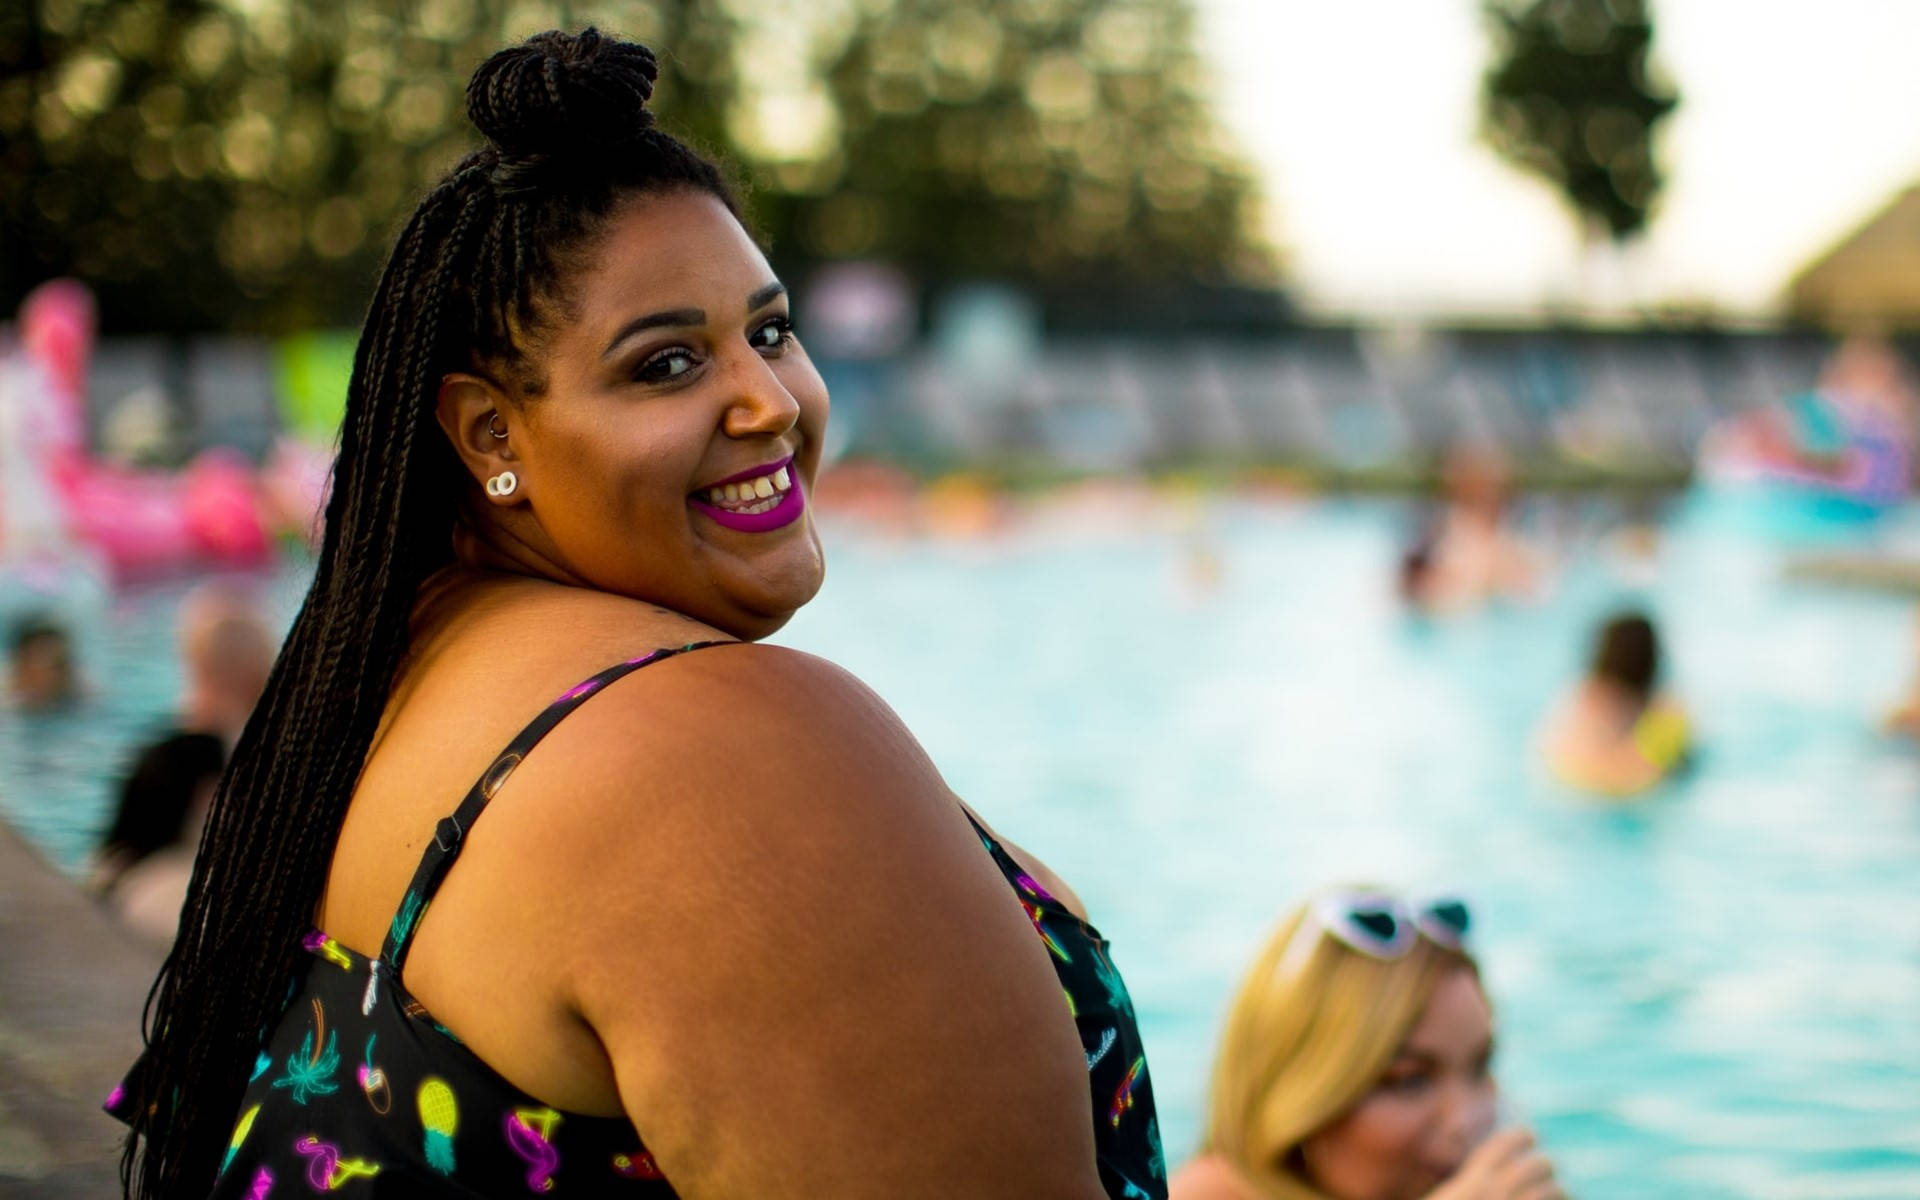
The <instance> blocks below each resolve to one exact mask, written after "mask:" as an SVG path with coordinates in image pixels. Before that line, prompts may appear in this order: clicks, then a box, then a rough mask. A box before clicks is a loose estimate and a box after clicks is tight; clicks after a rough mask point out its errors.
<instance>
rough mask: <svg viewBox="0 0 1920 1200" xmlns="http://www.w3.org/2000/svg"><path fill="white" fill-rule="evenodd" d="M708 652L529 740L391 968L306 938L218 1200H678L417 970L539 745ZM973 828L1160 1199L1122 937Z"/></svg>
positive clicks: (421, 897) (408, 911) (401, 942)
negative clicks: (562, 1105) (1028, 923)
mask: <svg viewBox="0 0 1920 1200" xmlns="http://www.w3.org/2000/svg"><path fill="white" fill-rule="evenodd" d="M709 644H713V643H697V644H696V645H693V646H685V647H682V648H681V650H658V651H655V652H654V653H652V654H649V655H646V656H643V657H641V658H636V659H632V660H629V661H627V662H623V663H620V664H619V665H617V666H614V667H610V668H608V669H607V670H605V671H602V672H600V673H599V674H598V675H595V676H594V677H593V678H591V679H589V680H587V681H586V682H585V683H582V684H580V685H579V686H578V687H576V688H573V689H572V690H570V691H568V692H567V693H566V694H565V695H563V696H561V697H560V698H559V699H558V700H556V701H555V702H554V703H553V704H552V705H550V706H549V707H548V708H547V709H546V710H545V711H544V712H542V713H541V714H540V715H539V716H538V717H536V718H535V719H534V720H533V722H532V723H531V724H530V725H528V726H527V728H526V729H524V730H523V731H521V733H520V735H519V736H518V737H516V738H514V739H513V741H512V743H511V744H509V745H508V746H507V748H506V750H504V751H503V752H502V753H501V754H500V756H499V757H498V758H496V759H495V760H494V762H493V765H492V766H490V767H488V768H487V770H486V772H485V773H484V774H483V775H481V777H480V780H479V782H477V783H476V784H474V786H473V789H472V790H471V791H469V792H468V793H467V796H466V798H465V799H464V800H463V801H462V802H461V804H460V806H459V808H458V809H457V810H455V812H454V814H453V815H452V816H451V817H447V818H445V819H443V820H442V821H441V822H440V823H439V825H438V826H437V827H436V829H435V833H434V838H433V841H432V842H431V843H430V844H429V845H428V847H427V850H426V853H425V854H424V855H423V856H422V857H421V860H420V866H419V869H418V870H416V871H415V872H414V875H413V881H412V883H411V884H410V885H409V886H408V888H407V892H406V896H405V898H404V899H403V900H402V901H401V905H400V911H399V912H397V913H396V914H394V918H393V922H392V925H391V927H390V928H389V930H388V933H387V938H386V942H385V944H384V945H383V946H382V947H381V950H380V957H378V958H376V959H371V960H369V959H367V958H366V957H365V956H363V955H360V954H356V953H355V952H353V951H352V950H349V949H347V948H346V947H345V946H342V945H341V944H340V943H339V942H337V941H335V940H334V939H333V938H331V937H329V936H327V934H326V933H324V932H322V931H321V930H318V929H315V930H313V931H311V932H310V933H308V934H307V936H306V938H305V939H304V941H303V945H304V946H305V948H306V949H307V951H308V952H309V953H310V954H311V956H312V957H311V959H309V960H308V961H307V962H306V963H305V965H304V966H303V967H302V969H301V971H300V973H299V975H298V976H297V977H296V978H295V980H294V981H293V985H292V989H291V993H290V997H289V999H288V1002H287V1007H286V1009H285V1011H284V1012H283V1013H282V1015H281V1017H280V1019H279V1022H278V1024H277V1025H276V1026H275V1027H274V1029H273V1030H272V1032H271V1034H270V1035H269V1036H268V1037H267V1039H266V1042H265V1044H264V1045H263V1046H262V1047H261V1049H260V1051H259V1054H258V1056H257V1058H256V1060H255V1062H254V1067H253V1079H252V1082H251V1083H250V1084H249V1085H248V1086H247V1090H246V1093H245V1095H244V1096H243V1097H242V1099H241V1101H240V1114H239V1120H238V1121H237V1122H236V1123H235V1124H234V1127H233V1135H232V1139H231V1141H230V1143H229V1145H228V1148H227V1151H226V1156H225V1158H224V1160H223V1163H222V1165H221V1168H220V1176H219V1179H218V1181H217V1182H216V1184H215V1186H214V1189H213V1193H212V1194H213V1196H214V1197H216V1198H218V1200H230V1198H231V1200H286V1198H288V1197H293V1196H299V1195H304V1194H306V1193H308V1192H331V1191H336V1190H339V1191H345V1192H348V1193H350V1194H351V1193H358V1194H359V1195H360V1196H362V1197H366V1198H369V1200H371V1198H374V1197H389V1196H408V1197H486V1196H522V1195H529V1194H531V1195H536V1196H538V1195H546V1194H548V1193H560V1192H566V1193H571V1194H574V1195H580V1196H633V1197H647V1198H654V1197H670V1196H673V1195H675V1192H674V1190H673V1186H672V1184H671V1183H670V1182H669V1181H668V1180H667V1178H666V1176H665V1175H664V1174H663V1173H662V1172H661V1170H660V1168H659V1167H658V1166H657V1165H656V1164H655V1163H654V1160H653V1156H652V1155H651V1154H649V1153H648V1152H647V1149H646V1146H645V1145H644V1144H643V1143H642V1141H641V1139H640V1134H639V1132H638V1131H637V1130H635V1129H634V1127H633V1125H632V1123H631V1122H629V1121H628V1120H626V1119H625V1118H624V1117H594V1116H584V1115H580V1114H577V1113H570V1112H561V1111H558V1110H556V1109H553V1108H550V1107H548V1106H547V1105H545V1104H542V1103H541V1102H540V1101H538V1100H536V1099H534V1098H533V1097H532V1096H529V1095H527V1094H526V1093H525V1092H522V1091H520V1090H519V1089H517V1088H515V1087H514V1086H513V1085H512V1084H510V1083H508V1082H507V1081H506V1080H505V1079H503V1078H502V1077H501V1076H500V1075H499V1074H498V1073H496V1072H495V1071H494V1070H493V1069H492V1068H491V1067H489V1066H487V1064H486V1063H485V1062H482V1061H481V1060H480V1058H479V1057H478V1056H476V1055H475V1054H474V1053H473V1052H472V1051H470V1050H468V1049H467V1048H466V1047H465V1046H464V1045H462V1044H461V1042H460V1040H459V1039H458V1038H457V1037H455V1036H454V1034H453V1033H452V1031H451V1030H449V1029H447V1028H446V1027H445V1026H443V1025H441V1024H440V1023H439V1022H437V1021H435V1020H434V1019H433V1015H432V1014H431V1013H429V1012H428V1011H427V1010H426V1009H425V1008H424V1007H422V1006H421V1004H420V1003H419V1002H418V1001H417V1000H415V999H414V998H413V997H412V996H410V995H408V994H407V991H406V988H405V987H404V986H403V984H402V983H401V969H402V967H403V966H404V964H405V962H406V957H407V948H408V945H409V942H410V940H411V938H412V936H413V931H414V929H415V927H416V926H417V925H418V924H419V921H420V916H421V914H422V913H423V912H424V911H425V910H426V907H427V905H428V904H429V903H430V902H431V901H432V899H433V895H434V892H435V891H436V890H437V888H438V887H439V884H440V881H441V880H442V879H443V878H445V876H446V873H447V871H448V869H449V868H451V867H452V865H453V862H454V859H455V857H456V856H457V855H458V854H459V851H460V844H461V841H462V839H463V838H464V837H465V835H466V832H467V831H468V830H470V829H472V828H473V823H474V821H475V820H476V819H477V818H478V817H479V816H480V813H481V810H482V809H484V808H485V807H486V806H487V802H488V801H489V800H491V799H492V797H493V795H494V794H495V793H496V792H497V791H498V790H499V789H500V787H501V785H502V784H504V783H505V782H506V780H507V777H508V776H509V775H511V774H512V772H513V769H514V767H515V766H517V765H518V764H519V763H520V761H521V760H522V759H523V758H525V757H526V755H527V753H528V752H529V751H531V750H532V749H533V747H534V745H535V744H536V743H538V742H539V741H540V739H541V738H543V737H545V736H546V734H547V733H548V732H549V731H550V730H552V729H553V727H554V726H555V725H557V724H559V723H560V721H561V719H562V718H564V717H565V716H566V715H567V714H568V713H570V712H572V711H573V710H574V709H575V708H577V707H579V705H580V704H582V703H583V702H584V701H585V700H586V699H587V698H588V697H590V696H592V695H593V694H594V693H595V692H597V691H599V690H600V689H601V688H603V687H605V686H606V685H608V684H609V683H612V682H613V681H614V680H616V679H619V678H620V677H622V676H623V675H626V674H627V673H629V672H631V671H634V670H637V669H638V668H640V667H643V666H646V665H647V664H649V663H653V662H659V661H660V660H662V659H665V658H669V657H671V656H673V655H674V654H678V653H681V651H682V650H692V649H697V648H699V646H702V645H709ZM968 820H969V821H972V817H971V816H969V817H968ZM973 828H974V832H976V833H977V834H979V836H980V841H981V843H982V844H983V845H984V846H985V847H986V850H987V852H988V853H989V854H991V855H992V856H993V861H994V862H995V863H996V864H998V865H999V867H1000V872H1001V874H1003V875H1005V876H1006V878H1007V882H1008V884H1009V886H1011V887H1012V888H1013V889H1014V891H1015V893H1016V894H1017V895H1018V896H1019V899H1020V904H1021V907H1023V908H1024V909H1026V912H1027V916H1028V917H1029V919H1031V920H1032V922H1033V928H1034V932H1035V933H1036V934H1037V935H1038V936H1039V937H1040V938H1041V939H1042V940H1043V941H1044V942H1045V943H1046V946H1047V949H1048V951H1049V954H1050V956H1051V958H1052V960H1053V966H1054V970H1055V972H1056V973H1057V974H1058V975H1059V978H1060V985H1061V987H1062V989H1063V990H1064V991H1065V993H1066V1005H1067V1008H1068V1011H1070V1012H1071V1013H1072V1014H1073V1018H1074V1021H1075V1023H1076V1024H1077V1025H1078V1027H1079V1030H1080V1040H1081V1043H1082V1045H1083V1047H1084V1049H1085V1051H1086V1056H1087V1086H1088V1089H1089V1091H1090V1093H1091V1095H1092V1111H1093V1129H1094V1144H1095V1147H1096V1150H1097V1153H1098V1159H1099V1169H1100V1179H1101V1182H1102V1183H1103V1184H1104V1185H1105V1187H1106V1191H1107V1194H1108V1195H1109V1196H1110V1197H1114V1198H1115V1200H1120V1198H1123V1197H1125V1198H1133V1197H1143V1198H1146V1200H1161V1198H1163V1197H1165V1196H1166V1194H1167V1186H1166V1162H1165V1159H1164V1157H1163V1156H1162V1153H1161V1148H1160V1131H1159V1126H1158V1123H1157V1121H1156V1120H1155V1118H1154V1108H1153V1088H1152V1085H1151V1084H1150V1083H1149V1082H1148V1079H1147V1060H1146V1055H1145V1051H1144V1049H1143V1047H1142V1046H1141V1042H1140V1031H1139V1027H1138V1025H1137V1024H1136V1022H1135V1020H1134V1014H1133V1003H1132V1001H1131V1000H1130V999H1129V998H1128V996H1127V989H1126V985H1125V984H1124V983H1122V982H1121V980H1120V973H1119V971H1117V970H1116V969H1115V968H1114V965H1113V960H1112V959H1111V958H1110V957H1109V956H1108V952H1107V943H1106V941H1105V940H1104V939H1103V938H1101V936H1100V934H1099V932H1098V931H1097V930H1095V929H1094V928H1093V927H1092V926H1091V925H1088V924H1087V923H1086V922H1084V921H1082V920H1080V919H1079V918H1078V917H1076V916H1074V915H1073V913H1071V912H1070V911H1068V910H1067V908H1066V907H1065V906H1064V905H1062V904H1061V903H1060V902H1059V901H1058V900H1056V899H1054V897H1052V896H1050V895H1048V894H1047V891H1046V889H1044V888H1043V887H1041V886H1040V884H1039V883H1037V882H1036V881H1035V880H1034V879H1033V878H1032V877H1031V876H1029V875H1027V874H1026V873H1025V872H1024V871H1022V870H1021V869H1020V867H1019V865H1018V864H1016V863H1015V862H1014V861H1013V859H1012V858H1011V857H1010V856H1009V855H1008V854H1007V852H1006V851H1005V850H1004V849H1002V848H1001V846H1000V845H999V844H998V843H997V842H995V841H994V839H993V838H992V837H991V836H989V835H988V834H987V832H986V831H985V830H984V829H982V828H981V827H980V826H979V824H978V823H977V822H975V823H974V825H973ZM127 1107H128V1106H127V1103H126V1099H125V1093H124V1091H123V1089H115V1091H114V1094H113V1096H111V1097H109V1099H108V1101H107V1110H108V1111H109V1112H112V1113H114V1114H115V1115H116V1116H120V1117H122V1118H123V1119H124V1118H125V1117H126V1115H127V1111H126V1110H127Z"/></svg>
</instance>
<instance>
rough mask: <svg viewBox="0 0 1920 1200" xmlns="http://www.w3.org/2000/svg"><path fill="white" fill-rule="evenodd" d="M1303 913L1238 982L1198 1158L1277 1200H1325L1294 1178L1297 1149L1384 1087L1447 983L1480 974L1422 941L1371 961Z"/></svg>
mask: <svg viewBox="0 0 1920 1200" xmlns="http://www.w3.org/2000/svg"><path fill="white" fill-rule="evenodd" d="M1310 911H1311V905H1310V904H1303V905H1301V906H1300V907H1299V908H1296V909H1295V910H1293V911H1292V912H1291V913H1289V914H1288V916H1287V918H1286V919H1285V920H1284V921H1282V922H1281V924H1280V927H1279V929H1277V930H1276V931H1275V932H1274V934H1273V936H1272V937H1271V938H1269V939H1268V941H1267V944H1266V945H1265V946H1264V947H1263V948H1262V949H1261V951H1260V953H1259V954H1258V955H1257V956H1255V958H1254V960H1253V965H1252V967H1251V968H1250V969H1249V970H1248V972H1247V975H1246V978H1245V979H1244V980H1243V981H1242V982H1241V984H1240V990H1239V992H1238V993H1237V994H1236V995H1235V996H1234V1000H1233V1006H1232V1007H1231V1008H1230V1009H1229V1010H1228V1011H1227V1020H1226V1025H1225V1027H1224V1028H1223V1029H1222V1031H1221V1034H1220V1048H1219V1051H1218V1057H1217V1058H1216V1060H1215V1062H1214V1068H1213V1083H1212V1087H1211V1089H1210V1094H1209V1096H1208V1103H1207V1130H1206V1142H1205V1144H1204V1146H1203V1147H1202V1150H1203V1152H1205V1153H1210V1154H1214V1155H1217V1156H1219V1157H1220V1158H1221V1159H1223V1160H1225V1161H1226V1162H1227V1163H1228V1164H1230V1165H1231V1166H1232V1167H1233V1168H1234V1169H1235V1170H1236V1171H1238V1172H1239V1174H1240V1175H1241V1176H1242V1177H1244V1179H1245V1180H1246V1181H1247V1182H1248V1183H1249V1184H1252V1185H1253V1186H1254V1187H1255V1188H1256V1189H1257V1190H1258V1191H1259V1192H1260V1194H1261V1195H1263V1196H1267V1197H1272V1198H1273V1200H1327V1197H1326V1195H1325V1193H1323V1192H1321V1191H1320V1190H1319V1189H1317V1188H1315V1187H1314V1186H1313V1184H1312V1182H1311V1181H1310V1180H1309V1179H1307V1178H1306V1177H1305V1176H1304V1175H1303V1174H1302V1173H1301V1166H1300V1161H1299V1153H1298V1152H1299V1149H1300V1145H1301V1143H1302V1142H1304V1141H1306V1139H1307V1138H1308V1137H1310V1136H1312V1135H1313V1134H1315V1133H1317V1132H1319V1131H1320V1130H1321V1129H1323V1128H1325V1127H1326V1126H1327V1125H1328V1124H1330V1123H1331V1122H1332V1121H1334V1120H1335V1119H1336V1118H1338V1117H1340V1116H1341V1115H1342V1114H1343V1113H1345V1112H1346V1111H1347V1110H1348V1109H1350V1108H1352V1107H1353V1106H1354V1105H1355V1104H1357V1103H1358V1102H1359V1101H1360V1100H1361V1099H1362V1098H1364V1097H1365V1096H1366V1095H1367V1093H1368V1092H1370V1091H1372V1090H1373V1088H1374V1087H1375V1086H1376V1085H1377V1084H1378V1083H1379V1082H1380V1079H1381V1077H1382V1076H1383V1075H1385V1074H1386V1070H1387V1068H1388V1067H1389V1066H1390V1065H1391V1064H1392V1062H1393V1057H1394V1054H1395V1053H1396V1052H1398V1050H1399V1048H1400V1045H1401V1043H1402V1042H1403V1041H1405V1040H1406V1037H1407V1034H1408V1033H1410V1032H1411V1031H1412V1029H1413V1027H1414V1025H1415V1024H1416V1023H1417V1022H1418V1021H1419V1020H1420V1015H1421V1013H1422V1012H1424V1011H1425V1010H1426V1007H1427V1001H1428V1000H1430V999H1431V998H1432V997H1433V993H1434V989H1435V988H1436V987H1437V986H1438V985H1439V983H1440V981H1441V980H1442V979H1443V978H1445V977H1446V976H1447V975H1448V974H1449V973H1451V972H1453V971H1456V970H1461V969H1466V970H1469V971H1473V972H1474V973H1475V977H1476V978H1477V977H1478V973H1479V971H1478V968H1477V967H1476V966H1475V964H1474V961H1473V959H1472V958H1470V957H1469V956H1467V955H1466V954H1463V953H1461V952H1459V951H1456V950H1448V949H1445V948H1443V947H1441V946H1438V945H1436V944H1434V943H1433V942H1431V941H1429V940H1427V939H1426V938H1425V937H1421V938H1418V939H1416V941H1415V942H1414V945H1413V947H1412V948H1411V949H1410V950H1408V951H1407V953H1406V954H1405V955H1404V956H1402V957H1400V958H1397V959H1394V960H1392V961H1384V960H1381V959H1377V958H1372V957H1369V956H1368V955H1365V954H1361V953H1359V952H1358V951H1355V950H1352V949H1350V948H1349V947H1347V946H1346V945H1344V944H1343V943H1341V942H1340V941H1339V940H1338V939H1336V938H1334V937H1331V936H1328V935H1327V934H1326V933H1324V932H1323V931H1322V930H1321V929H1320V928H1319V923H1318V922H1317V921H1314V920H1313V919H1312V917H1311V916H1310ZM1303 923H1307V924H1309V925H1310V926H1311V927H1310V928H1306V929H1302V928H1301V926H1302V924H1303ZM1300 938H1311V939H1312V941H1311V942H1306V943H1300V944H1298V945H1296V941H1297V940H1298V939H1300Z"/></svg>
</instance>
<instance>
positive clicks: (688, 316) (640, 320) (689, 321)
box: [600, 308, 707, 358]
mask: <svg viewBox="0 0 1920 1200" xmlns="http://www.w3.org/2000/svg"><path fill="white" fill-rule="evenodd" d="M706 323H707V314H706V310H704V309H699V308H670V309H668V310H666V311H665V312H657V313H648V314H647V315H646V316H644V317H635V318H634V319H633V320H631V321H628V322H627V323H626V324H625V325H622V326H621V327H620V332H619V333H616V334H614V335H613V340H612V341H610V342H608V343H607V348H606V349H605V350H602V351H601V352H600V357H601V358H608V357H611V356H612V354H613V352H614V351H615V350H616V349H618V348H619V346H620V343H621V342H624V341H626V340H627V339H628V338H630V337H632V336H633V335H634V334H636V333H643V332H645V331H646V330H649V329H658V328H659V327H660V326H662V325H672V326H675V327H679V328H684V327H687V326H692V325H705V324H706Z"/></svg>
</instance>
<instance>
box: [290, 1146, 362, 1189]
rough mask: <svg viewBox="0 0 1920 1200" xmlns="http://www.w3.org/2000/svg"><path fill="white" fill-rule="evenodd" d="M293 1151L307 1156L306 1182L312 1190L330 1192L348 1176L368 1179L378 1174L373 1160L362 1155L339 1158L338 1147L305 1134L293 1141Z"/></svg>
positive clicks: (348, 1177)
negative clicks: (361, 1156) (359, 1156)
mask: <svg viewBox="0 0 1920 1200" xmlns="http://www.w3.org/2000/svg"><path fill="white" fill-rule="evenodd" d="M293 1149H294V1151H295V1153H298V1154H300V1155H301V1156H303V1157H305V1158H307V1159H309V1160H310V1161H309V1162H308V1163H307V1182H308V1183H310V1184H312V1185H313V1187H314V1189H315V1190H316V1191H322V1192H331V1191H333V1190H334V1189H336V1188H338V1187H340V1186H341V1185H342V1184H344V1183H346V1182H347V1181H348V1180H350V1179H371V1178H373V1177H374V1176H375V1175H378V1174H379V1173H380V1167H379V1164H377V1163H371V1162H368V1161H367V1160H366V1159H364V1158H341V1157H340V1147H338V1146H333V1145H329V1144H328V1143H326V1142H323V1141H321V1140H320V1139H319V1138H317V1137H314V1136H313V1135H312V1134H308V1135H307V1136H306V1137H303V1138H301V1139H300V1140H299V1141H297V1142H295V1143H294V1144H293Z"/></svg>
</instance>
